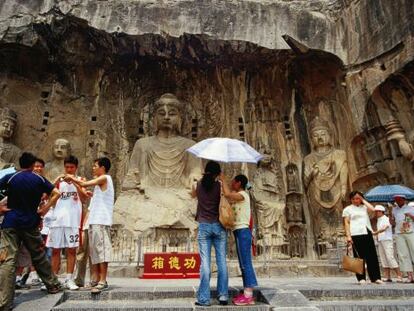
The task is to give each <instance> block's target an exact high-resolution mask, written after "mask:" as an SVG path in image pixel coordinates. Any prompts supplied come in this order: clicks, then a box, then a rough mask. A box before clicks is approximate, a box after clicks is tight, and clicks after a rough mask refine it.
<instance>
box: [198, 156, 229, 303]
mask: <svg viewBox="0 0 414 311" xmlns="http://www.w3.org/2000/svg"><path fill="white" fill-rule="evenodd" d="M220 173H221V168H220V165H219V164H218V163H217V162H215V161H209V162H207V164H206V167H205V169H204V174H203V178H202V179H201V181H199V182H198V183H197V187H193V189H192V197H194V198H197V201H198V202H197V213H196V221H197V222H198V223H199V226H198V236H197V240H198V249H199V252H200V257H201V266H200V286H199V288H198V291H197V301H196V303H195V304H196V305H197V306H210V277H211V271H210V267H211V246H213V247H214V250H215V253H216V263H217V270H218V277H217V300H218V302H219V304H220V305H227V303H228V302H227V300H228V286H229V278H228V272H227V264H226V252H227V233H226V229H224V228H223V226H222V225H221V224H220V222H219V205H220V194H221V185H220V182H219V181H218V180H217V179H218V176H219V174H220Z"/></svg>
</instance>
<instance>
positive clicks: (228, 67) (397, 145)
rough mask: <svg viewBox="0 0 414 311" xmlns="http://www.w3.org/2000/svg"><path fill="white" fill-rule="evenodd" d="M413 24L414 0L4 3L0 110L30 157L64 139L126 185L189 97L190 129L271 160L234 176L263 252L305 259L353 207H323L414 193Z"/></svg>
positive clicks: (193, 134) (189, 133) (46, 153)
mask: <svg viewBox="0 0 414 311" xmlns="http://www.w3.org/2000/svg"><path fill="white" fill-rule="evenodd" d="M413 20H414V9H413V4H412V1H411V0H398V1H393V2H391V1H376V0H366V1H362V0H360V1H359V0H355V1H353V0H345V1H339V0H314V1H300V0H292V1H289V0H284V1H282V0H280V1H270V0H269V1H266V0H264V1H254V0H251V1H236V0H233V1H231V0H228V1H213V0H209V1H207V0H203V1H184V0H177V1H146V0H144V1H136V0H124V1H111V0H108V1H105V0H101V1H98V0H95V1H75V0H67V1H58V0H54V1H53V0H48V1H41V0H34V1H16V0H4V1H2V2H0V106H1V107H8V108H10V109H12V110H14V111H15V112H16V113H17V120H18V121H17V122H18V127H17V128H16V129H15V135H14V138H13V142H14V143H15V144H16V145H17V146H19V147H20V148H21V149H24V150H32V151H34V152H36V153H37V154H39V155H40V156H42V157H44V158H45V160H48V161H49V160H50V159H51V158H52V153H51V146H52V143H53V141H54V140H55V139H56V138H58V137H64V138H67V139H69V140H70V142H71V145H72V151H73V152H72V153H73V154H75V155H77V156H78V157H79V158H80V159H81V161H82V165H81V167H82V170H83V172H84V173H85V174H86V175H89V174H90V169H89V167H90V166H91V161H92V160H93V159H94V158H95V157H97V156H98V155H102V154H105V155H108V156H109V157H110V158H111V159H112V160H113V163H114V168H113V172H112V174H113V175H114V177H115V180H116V183H117V188H118V189H119V185H120V183H121V180H122V179H123V177H124V175H125V173H126V163H127V161H128V158H129V154H130V152H131V149H132V147H133V145H134V143H135V141H136V140H137V139H138V138H140V137H144V136H148V135H150V134H152V130H153V127H152V120H153V118H152V114H151V109H150V108H151V106H152V105H153V102H154V100H155V99H156V98H158V97H159V96H160V95H161V94H163V93H174V94H176V95H177V97H178V98H180V99H181V100H183V101H184V102H185V103H186V112H185V120H184V121H185V122H184V127H183V133H182V135H183V136H186V137H188V138H192V139H193V140H195V141H199V140H201V139H203V138H206V137H212V136H229V137H235V138H240V139H244V140H246V141H247V142H248V143H250V144H251V145H252V146H253V147H255V148H256V149H258V150H260V151H261V152H263V153H266V154H269V155H271V158H272V159H271V161H272V164H271V166H264V167H263V166H262V167H259V168H256V167H252V166H249V167H248V168H244V167H243V168H241V167H239V166H236V165H234V166H229V167H227V168H226V170H227V171H228V172H229V173H232V172H236V171H239V170H240V169H243V170H244V171H245V172H246V173H247V174H248V175H249V177H250V178H251V179H252V180H254V181H255V183H256V185H257V187H256V190H255V191H256V194H255V195H256V196H257V198H258V199H257V200H258V201H259V202H258V203H257V206H256V211H257V213H258V219H259V227H260V228H261V232H260V238H261V240H262V245H270V246H271V247H273V249H274V250H275V251H274V253H275V254H280V253H282V252H284V255H289V256H305V255H306V253H308V255H309V252H312V250H313V249H314V248H313V245H314V243H315V244H316V245H317V246H318V249H319V250H321V252H324V249H325V248H326V246H327V245H328V246H329V245H331V244H332V243H334V242H333V241H332V240H330V239H328V238H327V237H326V236H325V235H324V234H323V233H324V232H325V233H326V232H329V230H328V229H327V228H325V227H329V226H334V225H336V223H337V222H338V221H339V219H337V218H338V217H339V216H338V215H337V212H338V211H339V210H340V206H341V205H343V204H345V201H346V200H343V201H342V199H341V201H340V202H339V203H337V204H336V205H335V207H333V208H332V209H331V208H329V209H327V210H326V211H325V210H322V212H323V213H327V214H326V215H325V216H326V219H328V220H329V219H334V220H333V222H331V223H329V222H328V223H324V222H323V221H322V223H320V222H321V220H320V219H319V218H318V217H316V216H315V215H317V213H316V212H317V211H315V208H316V207H315V205H314V204H315V203H312V202H315V201H314V199H316V200H317V201H316V202H317V203H318V202H319V201H321V200H322V201H323V200H328V201H329V200H331V199H330V198H331V197H330V196H332V197H335V196H336V195H337V194H338V193H337V192H338V191H339V192H341V189H340V188H341V187H342V188H343V187H345V189H346V190H349V189H351V188H354V189H360V190H366V189H368V188H369V187H371V186H373V185H376V184H378V183H383V182H401V183H405V184H407V185H409V186H412V187H414V175H413V171H412V169H413V168H412V163H411V162H412V160H413V159H414V155H413V152H412V149H410V148H413V145H412V144H413V143H414V142H413V140H414V126H413V123H412V122H411V120H412V119H413V117H414V110H413V109H414V65H413V64H414V63H413V60H414V22H413ZM285 34H286V35H288V36H286V37H285V39H283V37H282V35H285ZM315 117H319V118H321V119H322V120H325V121H327V122H328V123H329V133H330V138H331V140H330V144H329V145H330V149H329V150H334V149H335V150H339V151H341V150H342V151H345V155H346V162H345V163H346V165H347V168H348V174H347V180H346V181H345V182H343V181H342V184H338V187H339V188H335V187H336V186H335V187H334V186H333V185H334V183H336V182H337V174H336V172H337V171H338V170H339V169H340V168H339V167H338V165H339V163H338V162H336V163H334V161H333V159H330V158H329V154H330V153H326V154H324V153H323V152H322V151H317V148H316V149H315V145H316V147H317V146H318V145H321V144H322V141H318V140H317V139H316V138H315V139H316V140H315V141H312V138H313V137H316V136H315V135H313V134H312V133H313V132H311V130H312V129H316V127H312V125H311V121H312V120H313V119H314V118H315ZM390 120H394V122H390ZM393 133H394V134H395V133H398V135H392V134H393ZM311 153H313V154H315V156H316V157H318V159H319V160H318V161H321V162H316V166H317V168H318V170H319V173H317V174H325V176H328V178H327V180H328V182H327V183H328V184H331V188H330V187H327V188H326V189H327V190H326V189H325V190H321V191H322V192H323V193H322V192H321V193H319V194H315V193H313V192H312V191H313V190H312V191H311V190H309V189H312V181H313V180H318V179H314V177H315V176H316V175H315V176H313V175H312V174H311V177H309V178H310V181H309V184H308V183H307V182H305V180H303V175H304V174H305V173H304V172H305V171H306V170H307V167H306V163H305V165H304V164H303V163H304V162H303V159H304V158H305V156H307V155H309V154H311ZM324 165H326V167H325V166H324ZM314 167H315V166H314ZM324 167H325V168H326V171H324V172H322V170H323V168H324ZM310 169H312V167H311V168H310ZM315 174H316V173H315ZM305 175H306V174H305ZM89 176H90V175H89ZM260 176H266V178H268V179H269V180H271V182H270V187H269V186H268V184H267V183H266V180H265V179H266V178H264V177H263V178H261V177H260ZM329 179H330V180H331V181H329ZM310 192H311V193H310ZM328 192H329V194H328ZM272 196H273V197H272ZM311 197H312V198H311ZM266 198H267V199H266ZM269 198H271V199H269ZM268 199H269V200H270V201H272V202H276V203H275V204H276V205H271V204H270V206H268V204H267V203H266V202H267V201H266V200H268ZM318 200H319V201H318ZM260 202H261V203H260ZM263 202H265V203H263ZM319 203H320V202H319ZM319 203H318V204H319ZM322 203H323V202H322ZM266 204H267V205H266ZM333 210H335V211H336V212H335V213H332V211H333ZM260 213H261V214H260ZM260 215H262V216H263V215H267V216H266V217H267V218H269V217H270V219H272V221H271V222H270V223H268V222H267V223H266V224H265V223H263V224H260V219H261V218H260V217H262V216H260ZM325 216H323V217H325ZM266 217H265V218H266ZM138 227H139V226H138ZM138 227H137V229H138V230H139V228H138ZM315 228H318V229H315ZM327 230H328V231H327ZM337 235H338V236H340V235H341V230H338V232H337ZM304 240H307V245H304V244H305V243H304V242H303V241H304ZM293 250H296V251H293ZM275 256H277V255H275Z"/></svg>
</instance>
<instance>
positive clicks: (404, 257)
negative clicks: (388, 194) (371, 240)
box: [391, 195, 414, 283]
mask: <svg viewBox="0 0 414 311" xmlns="http://www.w3.org/2000/svg"><path fill="white" fill-rule="evenodd" d="M394 201H395V205H394V207H393V209H392V217H391V224H392V225H394V226H395V241H396V245H397V254H398V261H399V264H400V269H401V271H402V272H403V273H407V275H408V279H407V282H409V283H414V279H413V262H414V233H413V220H414V206H412V205H408V204H407V199H406V197H405V196H404V195H396V196H394Z"/></svg>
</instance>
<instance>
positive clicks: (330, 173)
mask: <svg viewBox="0 0 414 311" xmlns="http://www.w3.org/2000/svg"><path fill="white" fill-rule="evenodd" d="M310 134H311V139H312V145H313V151H312V152H311V153H310V154H309V155H307V156H306V157H305V159H304V174H303V179H304V184H305V188H306V190H307V195H308V200H309V206H310V210H311V213H312V219H313V221H314V224H313V227H314V233H315V237H316V238H317V239H319V240H322V241H326V240H329V239H330V238H333V237H335V236H337V233H338V228H341V216H340V207H341V205H342V202H341V201H342V200H344V199H345V196H346V192H347V182H348V164H347V159H346V153H345V151H343V150H338V149H335V148H334V147H333V142H332V136H331V129H330V128H329V125H328V123H327V122H326V121H324V120H322V119H320V118H318V117H316V118H315V119H314V120H313V121H312V122H311V124H310Z"/></svg>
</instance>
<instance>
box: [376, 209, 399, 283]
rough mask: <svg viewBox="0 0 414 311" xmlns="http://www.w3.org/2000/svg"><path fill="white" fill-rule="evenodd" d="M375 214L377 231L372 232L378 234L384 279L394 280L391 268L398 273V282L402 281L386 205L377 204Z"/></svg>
mask: <svg viewBox="0 0 414 311" xmlns="http://www.w3.org/2000/svg"><path fill="white" fill-rule="evenodd" d="M374 210H375V216H376V218H377V231H374V232H373V233H372V234H373V235H377V239H378V252H379V255H380V259H381V265H382V267H383V268H384V274H385V278H384V279H383V281H385V282H392V280H391V269H392V270H394V272H395V274H396V275H397V282H402V275H401V272H400V269H399V268H398V263H397V260H395V257H394V243H393V240H392V226H391V223H390V220H389V219H388V217H387V216H386V215H385V207H384V206H382V205H376V206H375V208H374Z"/></svg>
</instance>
